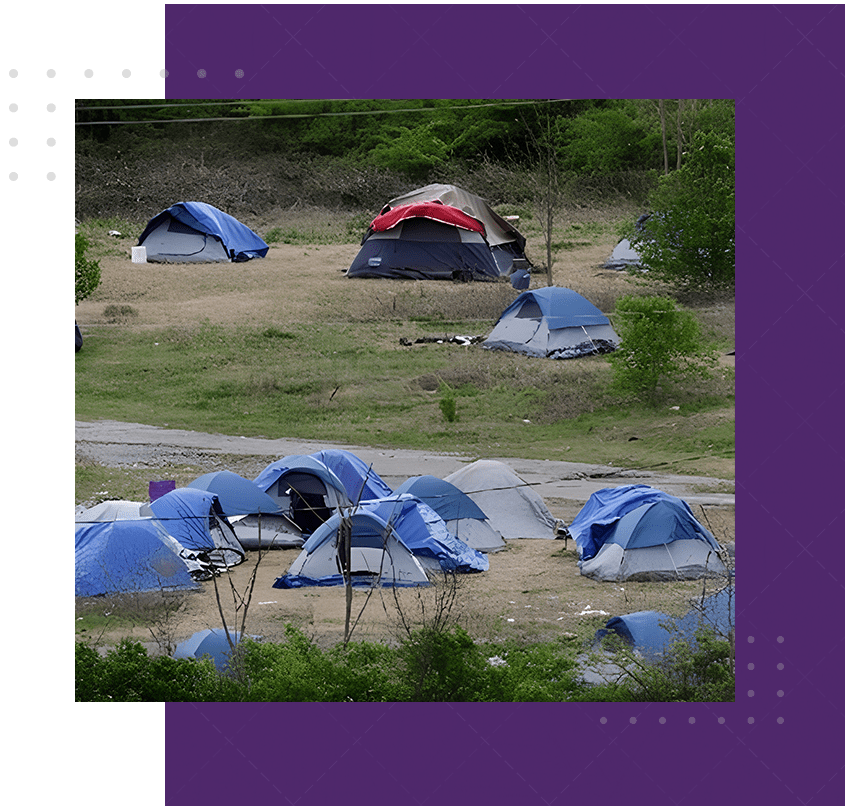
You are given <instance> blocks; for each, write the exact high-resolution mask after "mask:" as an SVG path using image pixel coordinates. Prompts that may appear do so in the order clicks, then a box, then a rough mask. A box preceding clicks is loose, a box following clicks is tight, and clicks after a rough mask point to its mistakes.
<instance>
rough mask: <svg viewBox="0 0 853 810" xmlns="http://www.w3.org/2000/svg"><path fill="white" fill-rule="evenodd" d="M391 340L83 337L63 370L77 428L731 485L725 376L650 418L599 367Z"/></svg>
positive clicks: (382, 335) (363, 335) (215, 334)
mask: <svg viewBox="0 0 853 810" xmlns="http://www.w3.org/2000/svg"><path fill="white" fill-rule="evenodd" d="M466 326H468V327H472V326H480V324H474V323H470V322H469V323H467V324H466V323H465V322H453V323H448V322H445V321H442V320H440V319H437V318H435V317H432V316H430V317H429V318H424V319H423V320H419V321H417V322H416V323H414V324H413V323H408V326H407V327H405V324H404V327H405V328H406V329H408V331H409V332H410V333H415V331H414V330H416V329H417V330H418V331H419V332H420V334H424V333H429V332H430V331H442V332H443V331H447V332H448V333H449V334H452V333H454V332H455V333H457V334H460V333H468V334H475V333H477V331H478V330H476V329H470V330H466V329H465V328H464V327H466ZM449 327H454V328H449ZM402 328H403V327H401V326H399V325H397V324H395V323H388V322H386V323H379V324H377V323H370V324H365V323H340V324H326V325H318V324H301V325H299V324H297V325H291V326H289V327H288V328H287V330H286V331H284V330H282V329H279V328H278V327H273V326H269V327H264V328H260V329H249V328H225V327H220V326H214V325H211V324H209V323H205V324H201V325H200V326H198V327H195V328H182V329H168V330H160V331H146V332H139V331H135V330H123V329H115V328H112V329H109V328H98V327H93V328H92V329H91V334H90V335H89V336H88V337H87V341H86V351H85V352H80V353H79V354H78V355H77V357H76V380H77V398H76V415H77V418H78V419H82V420H95V419H101V418H107V419H116V420H121V421H133V422H142V423H146V424H157V425H165V424H168V425H169V426H171V427H175V428H185V429H192V430H205V431H211V432H219V433H225V434H234V435H255V436H269V437H278V436H288V437H292V438H302V439H312V440H320V441H324V440H325V441H330V440H333V441H334V442H336V443H348V444H363V445H369V446H386V447H392V446H395V447H407V448H412V449H430V450H435V451H459V452H464V453H470V454H473V455H478V456H481V457H488V456H495V455H500V456H518V457H524V458H547V459H552V460H568V461H579V462H588V463H598V464H613V465H620V466H625V465H627V466H634V467H638V468H643V467H648V466H651V467H658V468H660V467H666V468H667V469H669V470H671V471H673V472H684V473H687V472H697V471H699V470H698V468H697V466H696V461H697V458H698V459H700V460H701V462H702V470H703V471H704V472H706V473H707V474H718V475H719V476H720V477H730V474H723V471H724V470H730V469H731V464H730V463H729V462H728V460H729V459H731V458H732V457H733V452H734V413H733V403H734V381H733V376H732V375H733V372H732V370H731V369H728V370H727V371H728V378H723V377H722V373H720V374H719V375H717V376H716V377H715V378H714V379H713V380H711V381H705V382H700V383H696V384H695V385H694V386H693V387H692V388H690V389H686V390H684V391H681V392H679V394H678V398H677V399H674V400H673V401H672V402H671V403H670V402H667V403H666V406H664V407H662V408H657V409H653V408H642V407H638V406H631V407H628V406H627V405H625V404H624V403H621V402H620V401H619V400H617V399H615V398H614V397H613V396H612V395H611V394H609V393H608V384H609V380H610V373H611V372H610V368H609V366H608V364H607V363H606V362H605V361H604V360H603V359H601V358H580V359H577V360H571V361H562V362H561V361H556V362H555V361H551V360H545V359H537V358H524V357H520V356H519V355H516V354H512V353H507V352H489V351H487V350H484V349H483V348H482V347H480V346H477V345H474V346H468V347H462V346H458V345H455V344H437V343H425V344H418V345H412V346H402V345H400V342H399V336H400V333H401V329H402ZM447 397H452V398H453V399H454V401H455V405H456V408H455V416H454V419H453V421H448V419H447V418H446V415H445V414H444V413H443V411H442V406H441V401H442V399H443V398H445V399H446V398H447ZM670 405H671V406H675V405H677V406H678V408H679V410H677V411H673V410H670V409H669V407H667V406H670ZM445 407H447V406H445ZM717 462H725V463H720V464H717ZM149 473H150V470H149V471H147V473H146V475H147V476H148V477H146V479H145V480H149V479H150V475H149ZM87 474H89V473H88V471H86V470H85V469H84V470H83V471H79V470H78V475H82V476H86V475H87ZM127 483H130V482H127ZM87 488H88V487H87ZM104 488H106V489H109V487H108V486H107V485H106V484H105V485H104ZM124 497H126V496H124Z"/></svg>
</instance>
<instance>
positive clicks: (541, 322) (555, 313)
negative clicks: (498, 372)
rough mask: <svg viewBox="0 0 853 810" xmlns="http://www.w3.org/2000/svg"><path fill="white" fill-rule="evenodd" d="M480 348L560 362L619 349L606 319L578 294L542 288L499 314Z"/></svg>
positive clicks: (572, 291) (555, 288)
mask: <svg viewBox="0 0 853 810" xmlns="http://www.w3.org/2000/svg"><path fill="white" fill-rule="evenodd" d="M482 345H483V348H485V349H500V350H504V351H510V352H518V353H520V354H526V355H530V356H531V357H550V358H552V359H556V360H564V359H568V358H572V357H581V356H583V355H586V354H604V353H607V352H612V351H614V350H615V349H616V348H617V347H618V346H619V336H618V335H617V334H616V332H614V331H613V327H612V326H611V325H610V319H609V318H608V317H607V316H606V315H605V314H604V313H603V312H602V311H601V310H600V309H598V307H596V306H595V305H593V304H592V303H590V302H589V301H587V299H586V298H584V297H583V296H582V295H580V294H579V293H576V292H575V291H574V290H569V289H567V288H566V287H542V288H540V289H536V290H527V291H526V292H523V293H521V295H519V296H518V298H516V299H515V301H513V302H512V303H511V304H510V305H509V306H508V307H507V308H506V309H505V310H504V311H503V312H502V313H501V316H500V318H499V319H498V322H497V324H495V327H494V329H492V331H491V332H490V333H489V334H488V336H487V337H486V339H485V340H484V341H483V344H482Z"/></svg>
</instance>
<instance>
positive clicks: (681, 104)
mask: <svg viewBox="0 0 853 810" xmlns="http://www.w3.org/2000/svg"><path fill="white" fill-rule="evenodd" d="M683 112H684V99H683V98H680V99H678V118H677V119H676V126H677V136H678V138H677V142H678V155H677V156H676V158H675V168H676V170H677V169H680V168H681V153H682V152H683V151H684V133H683V132H682V131H681V117H682V114H683Z"/></svg>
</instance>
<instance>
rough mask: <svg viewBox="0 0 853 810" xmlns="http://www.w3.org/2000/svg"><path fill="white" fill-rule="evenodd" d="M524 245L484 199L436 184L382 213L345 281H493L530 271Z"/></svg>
mask: <svg viewBox="0 0 853 810" xmlns="http://www.w3.org/2000/svg"><path fill="white" fill-rule="evenodd" d="M524 245H525V239H524V237H523V236H522V235H521V234H520V233H519V232H518V230H517V229H516V228H515V226H513V225H511V224H510V223H509V222H508V221H507V220H505V219H504V218H503V217H500V216H498V215H497V214H496V213H495V212H494V211H493V210H492V209H491V208H490V207H489V205H488V203H487V202H486V201H485V200H484V199H482V198H481V197H477V196H476V195H474V194H471V193H470V192H467V191H464V190H463V189H460V188H457V187H456V186H451V185H445V184H440V183H433V184H432V185H429V186H424V187H423V188H419V189H415V190H414V191H411V192H409V193H408V194H404V195H403V196H401V197H396V198H395V199H393V200H391V201H390V202H388V203H387V204H386V205H385V206H384V207H383V208H382V210H381V211H380V213H379V215H378V216H377V217H375V218H374V220H373V221H372V222H371V223H370V227H369V228H368V230H367V233H366V234H365V235H364V237H363V239H362V241H361V249H360V250H359V252H358V254H357V255H356V257H355V259H353V262H352V264H351V265H350V267H349V270H347V276H349V277H350V278H408V279H454V280H462V281H470V280H476V281H493V280H495V279H498V278H501V277H509V276H510V275H511V274H512V273H513V272H514V271H519V270H523V269H526V268H529V267H530V263H529V262H528V260H527V257H526V256H525V253H524Z"/></svg>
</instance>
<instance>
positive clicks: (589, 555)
mask: <svg viewBox="0 0 853 810" xmlns="http://www.w3.org/2000/svg"><path fill="white" fill-rule="evenodd" d="M569 533H570V534H571V536H572V538H573V539H574V541H575V543H576V545H577V550H578V556H579V557H580V559H579V561H578V566H579V568H580V572H581V574H583V575H584V576H587V577H591V578H592V579H597V580H608V581H625V580H645V581H658V580H671V579H698V578H700V577H703V576H722V575H724V574H725V573H726V568H725V565H724V564H723V561H722V559H721V558H720V546H719V544H718V543H717V541H716V540H715V539H714V536H713V535H712V534H711V533H710V532H709V531H708V530H707V529H706V528H705V527H704V526H703V525H702V524H701V523H699V521H698V520H696V517H695V516H694V515H693V512H692V511H691V509H690V507H689V506H688V505H687V503H685V502H684V501H682V500H681V499H679V498H676V497H674V496H672V495H669V494H667V493H665V492H661V491H660V490H656V489H653V488H652V487H649V486H646V485H644V484H636V485H632V486H626V487H615V488H613V489H603V490H599V491H598V492H595V493H593V494H592V495H591V496H590V498H589V500H588V501H587V502H586V504H584V507H583V509H581V511H580V512H579V513H578V515H577V517H576V518H575V520H574V521H573V522H572V524H571V526H569Z"/></svg>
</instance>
